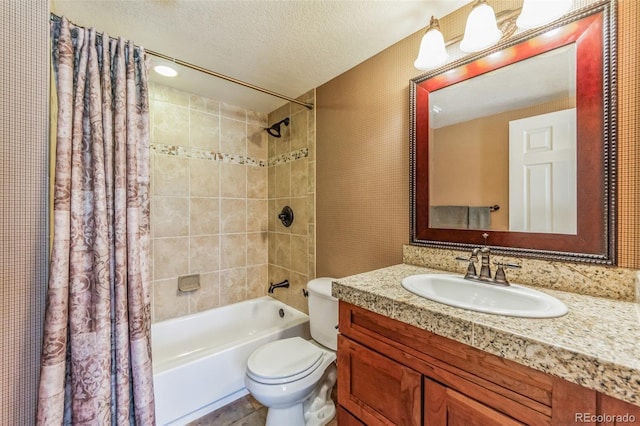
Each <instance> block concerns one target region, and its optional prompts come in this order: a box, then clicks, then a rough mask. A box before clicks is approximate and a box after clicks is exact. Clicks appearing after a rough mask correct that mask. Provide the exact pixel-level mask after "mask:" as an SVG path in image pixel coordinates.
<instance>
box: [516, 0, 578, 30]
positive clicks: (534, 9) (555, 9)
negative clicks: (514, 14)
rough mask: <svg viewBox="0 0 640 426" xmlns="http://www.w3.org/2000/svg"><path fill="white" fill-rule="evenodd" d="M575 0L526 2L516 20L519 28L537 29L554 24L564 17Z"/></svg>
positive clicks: (527, 0) (528, 0)
mask: <svg viewBox="0 0 640 426" xmlns="http://www.w3.org/2000/svg"><path fill="white" fill-rule="evenodd" d="M572 3H573V0H524V4H523V5H522V12H521V13H520V16H518V19H517V20H516V25H517V26H518V28H535V27H539V26H542V25H545V24H548V23H549V22H553V21H555V20H556V19H558V18H559V17H561V16H562V15H564V14H565V13H566V12H567V11H568V10H569V9H570V8H571V4H572Z"/></svg>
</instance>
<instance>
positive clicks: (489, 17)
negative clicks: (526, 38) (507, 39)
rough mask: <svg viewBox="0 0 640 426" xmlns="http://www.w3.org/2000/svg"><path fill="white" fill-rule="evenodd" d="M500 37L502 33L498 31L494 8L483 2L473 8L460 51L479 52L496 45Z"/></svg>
mask: <svg viewBox="0 0 640 426" xmlns="http://www.w3.org/2000/svg"><path fill="white" fill-rule="evenodd" d="M500 37H502V32H501V31H500V30H499V29H498V24H497V23H496V14H495V13H494V11H493V8H492V7H491V6H489V5H488V4H487V3H486V2H485V1H481V2H479V3H478V4H476V5H475V6H474V7H473V10H471V13H470V14H469V17H468V18H467V25H466V27H465V29H464V38H463V39H462V41H461V42H460V50H462V51H463V52H479V51H480V50H484V49H486V48H487V47H490V46H493V45H494V44H496V43H497V42H498V41H499V40H500Z"/></svg>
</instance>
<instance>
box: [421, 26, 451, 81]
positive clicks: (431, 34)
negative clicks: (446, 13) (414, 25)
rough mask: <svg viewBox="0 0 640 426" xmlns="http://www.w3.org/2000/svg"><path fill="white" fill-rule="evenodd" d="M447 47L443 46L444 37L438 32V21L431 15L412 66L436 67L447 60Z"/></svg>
mask: <svg viewBox="0 0 640 426" xmlns="http://www.w3.org/2000/svg"><path fill="white" fill-rule="evenodd" d="M448 57H449V55H448V54H447V49H446V48H445V46H444V37H442V33H441V32H440V23H439V22H438V20H437V19H436V18H435V17H434V16H432V17H431V22H429V26H428V27H427V31H426V32H425V33H424V36H423V37H422V41H421V42H420V50H419V51H418V57H417V58H416V60H415V62H414V63H413V66H414V67H416V68H417V69H419V70H423V71H424V70H428V69H432V68H436V67H438V66H440V65H442V64H444V63H445V62H447V58H448Z"/></svg>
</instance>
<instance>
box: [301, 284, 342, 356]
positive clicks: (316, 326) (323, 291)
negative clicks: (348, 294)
mask: <svg viewBox="0 0 640 426" xmlns="http://www.w3.org/2000/svg"><path fill="white" fill-rule="evenodd" d="M331 281H333V278H316V279H314V280H311V281H309V282H308V283H307V291H308V292H309V326H310V328H311V337H312V338H313V340H315V341H316V342H318V343H320V344H321V345H322V346H325V347H327V348H329V349H331V350H334V351H335V350H337V349H338V329H337V328H336V326H337V325H338V299H336V298H335V297H333V296H331Z"/></svg>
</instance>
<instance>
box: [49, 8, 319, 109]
mask: <svg viewBox="0 0 640 426" xmlns="http://www.w3.org/2000/svg"><path fill="white" fill-rule="evenodd" d="M61 19H62V17H61V16H58V15H56V14H54V13H51V16H50V20H52V21H55V20H58V21H59V20H61ZM69 23H71V24H73V25H74V26H76V27H79V25H76V24H74V23H72V22H71V21H69ZM98 34H99V35H100V36H102V33H98ZM144 51H145V52H146V53H148V54H149V55H152V56H155V57H157V58H160V59H164V60H167V61H171V62H173V63H175V64H178V65H181V66H183V67H186V68H190V69H192V70H195V71H199V72H201V73H204V74H207V75H210V76H213V77H217V78H220V79H223V80H226V81H229V82H231V83H235V84H239V85H240V86H244V87H247V88H249V89H253V90H257V91H258V92H262V93H265V94H267V95H271V96H274V97H276V98H280V99H284V100H286V101H289V102H293V103H296V104H298V105H302V106H304V107H306V108H308V109H313V104H311V103H306V102H302V101H299V100H297V99H294V98H291V97H289V96H285V95H281V94H280V93H276V92H273V91H271V90H268V89H265V88H263V87H259V86H256V85H254V84H251V83H247V82H245V81H242V80H238V79H237V78H233V77H229V76H228V75H224V74H221V73H219V72H215V71H212V70H210V69H207V68H203V67H201V66H198V65H195V64H191V63H189V62H186V61H183V60H180V59H177V58H173V57H171V56H168V55H165V54H164V53H159V52H156V51H153V50H150V49H144Z"/></svg>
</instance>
